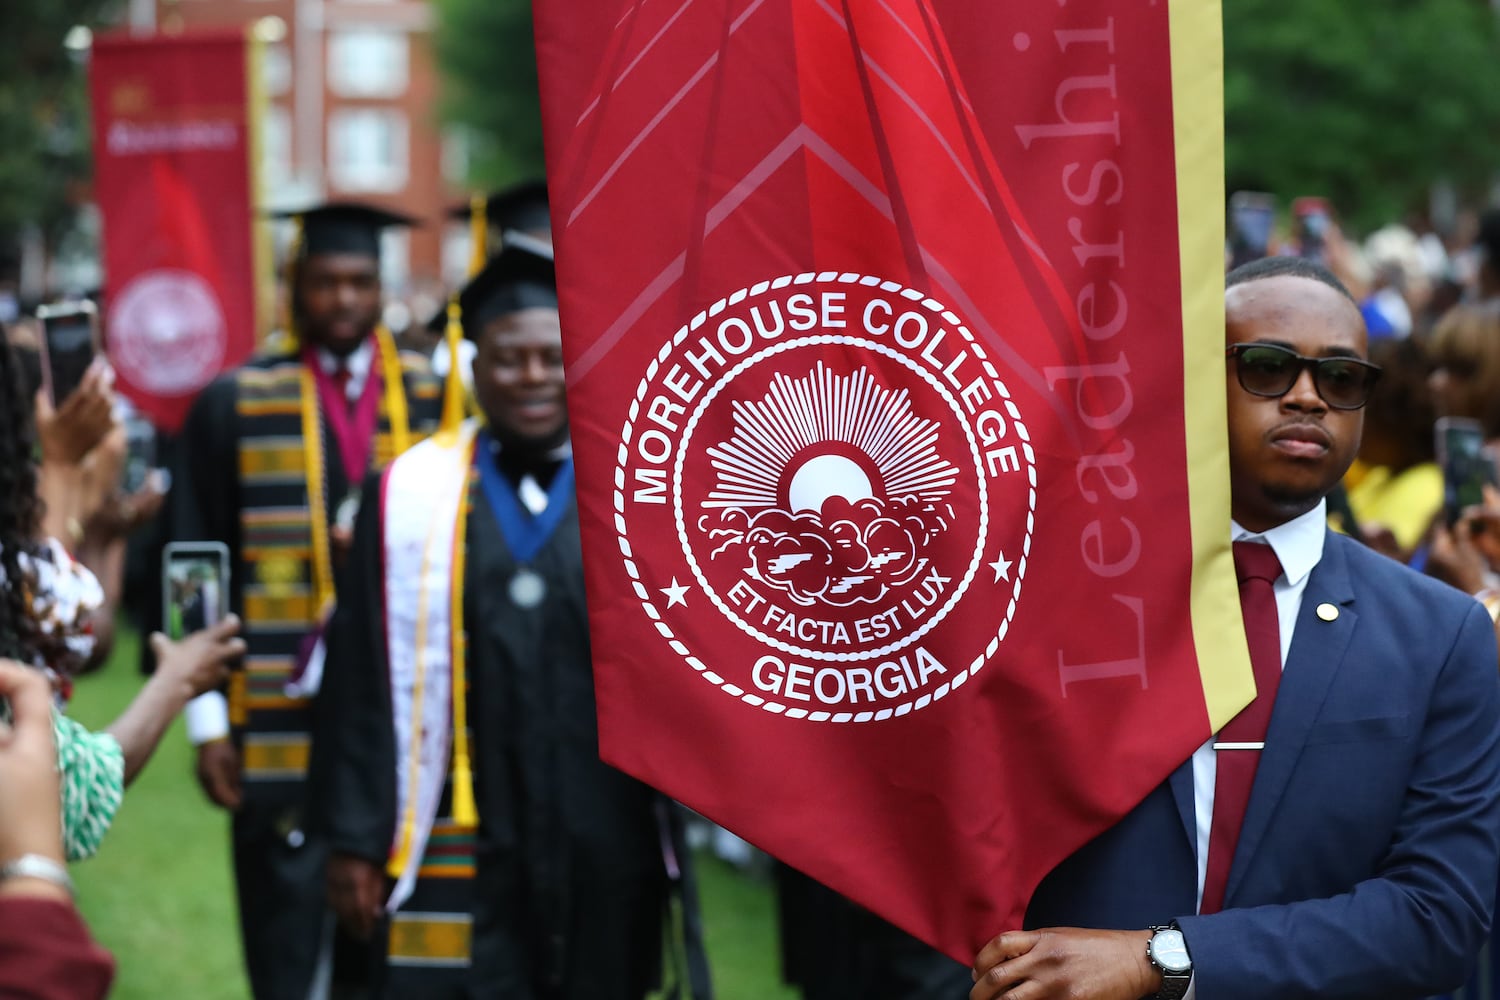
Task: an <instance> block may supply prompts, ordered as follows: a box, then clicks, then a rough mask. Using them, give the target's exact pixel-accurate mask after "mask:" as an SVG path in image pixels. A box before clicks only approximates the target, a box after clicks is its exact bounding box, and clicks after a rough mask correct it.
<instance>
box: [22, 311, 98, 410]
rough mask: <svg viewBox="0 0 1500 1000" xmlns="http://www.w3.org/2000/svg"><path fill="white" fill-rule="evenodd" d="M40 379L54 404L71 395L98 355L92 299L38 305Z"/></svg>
mask: <svg viewBox="0 0 1500 1000" xmlns="http://www.w3.org/2000/svg"><path fill="white" fill-rule="evenodd" d="M36 315H37V319H39V320H41V322H42V379H43V381H44V383H45V384H46V385H47V387H48V390H49V393H50V395H51V397H52V403H53V405H54V406H56V405H59V404H61V403H62V402H63V400H65V399H67V398H68V397H69V396H71V395H72V394H73V392H74V390H76V389H77V388H78V385H79V383H81V382H82V381H83V376H84V373H85V372H87V371H88V370H89V365H91V364H93V363H94V358H95V357H97V356H98V354H99V335H98V324H97V322H96V313H95V311H94V306H93V303H91V302H68V303H62V304H59V305H50V306H41V307H40V308H38V309H37V311H36Z"/></svg>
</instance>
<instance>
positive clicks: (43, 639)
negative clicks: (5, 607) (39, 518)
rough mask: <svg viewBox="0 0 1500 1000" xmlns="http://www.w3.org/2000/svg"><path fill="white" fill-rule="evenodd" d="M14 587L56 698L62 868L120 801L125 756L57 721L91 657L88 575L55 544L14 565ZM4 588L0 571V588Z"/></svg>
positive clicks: (105, 739)
mask: <svg viewBox="0 0 1500 1000" xmlns="http://www.w3.org/2000/svg"><path fill="white" fill-rule="evenodd" d="M17 564H18V565H19V567H20V570H21V575H22V580H21V586H22V588H23V589H24V593H25V595H26V599H27V605H28V606H29V607H30V609H31V617H32V625H33V627H34V630H35V631H34V633H33V636H34V643H33V644H34V646H35V650H36V652H35V656H34V657H33V660H32V666H34V667H36V668H38V669H40V670H43V671H45V672H46V673H47V675H48V676H49V677H50V678H51V680H52V684H53V688H54V689H55V690H56V691H57V692H58V695H57V707H56V708H55V709H54V711H53V713H52V733H53V737H54V739H55V740H56V742H57V766H58V772H59V773H60V774H61V776H62V816H63V847H64V849H65V850H66V852H67V857H68V860H69V861H78V860H81V859H83V858H87V857H91V856H93V854H94V853H95V852H96V851H98V850H99V844H100V842H101V841H103V839H104V834H105V831H107V830H108V829H109V825H110V823H111V822H112V821H113V820H114V817H115V812H116V810H118V809H119V808H120V799H121V798H122V797H123V796H124V794H125V755H124V753H123V752H122V751H121V749H120V744H119V743H118V742H116V740H115V738H114V737H113V736H110V735H109V734H108V733H92V732H89V730H87V729H85V728H84V727H83V726H81V725H79V724H78V723H77V722H74V721H73V720H72V719H70V718H68V717H67V716H66V715H65V714H63V712H64V709H65V708H66V705H67V696H68V694H69V693H71V691H72V676H73V675H74V674H75V673H77V671H78V670H79V668H80V667H82V666H83V665H84V664H85V663H87V662H88V659H89V657H90V656H91V655H92V654H93V651H94V636H93V634H92V633H91V631H90V628H89V624H88V621H89V616H90V615H91V614H92V613H93V612H95V611H97V610H98V609H99V608H100V607H101V606H103V604H104V591H103V590H102V589H101V588H100V586H99V581H98V580H96V579H95V578H94V575H93V574H92V573H90V572H89V571H88V569H87V568H85V567H84V566H83V564H82V563H79V562H77V561H76V560H74V559H73V558H72V557H71V556H69V555H68V554H67V552H66V551H65V550H64V549H63V547H62V546H61V545H59V544H58V543H57V542H56V541H49V542H47V543H46V544H45V545H44V546H43V547H42V549H41V550H40V551H38V552H35V553H28V552H22V553H21V554H20V556H19V558H18V559H17ZM6 583H7V581H6V580H5V575H4V572H3V570H0V586H5V585H6Z"/></svg>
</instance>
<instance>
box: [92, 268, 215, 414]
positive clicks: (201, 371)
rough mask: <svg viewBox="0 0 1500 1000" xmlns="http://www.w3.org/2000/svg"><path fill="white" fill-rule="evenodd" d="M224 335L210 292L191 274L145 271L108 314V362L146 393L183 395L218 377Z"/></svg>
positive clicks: (162, 269)
mask: <svg viewBox="0 0 1500 1000" xmlns="http://www.w3.org/2000/svg"><path fill="white" fill-rule="evenodd" d="M228 342H229V330H228V327H227V326H226V325H225V323H224V313H223V310H221V309H220V308H219V301H218V299H217V298H216V297H215V296H214V292H213V289H212V288H211V287H209V284H208V282H206V281H204V280H203V279H202V278H200V277H199V276H198V275H196V274H194V273H193V272H192V271H183V270H179V269H176V268H160V269H157V270H155V271H147V272H145V273H144V274H141V275H139V276H137V277H136V278H134V279H133V280H131V281H130V282H129V283H127V284H126V285H125V287H124V288H123V289H121V290H120V296H119V298H118V299H116V300H115V303H114V305H113V307H112V308H111V309H110V311H109V346H110V355H111V360H112V362H113V363H114V365H115V366H116V367H117V368H119V369H120V371H121V372H123V373H124V374H125V376H126V377H127V378H129V379H130V381H131V382H133V383H134V384H136V385H138V386H140V387H141V388H142V389H145V390H146V391H147V392H151V393H156V394H158V395H163V396H185V395H187V394H188V393H191V392H196V391H198V390H199V389H201V388H203V387H204V386H205V385H207V384H208V382H209V380H211V379H212V378H213V377H214V376H215V375H216V374H218V372H219V366H220V363H221V362H222V361H223V360H224V352H225V351H226V350H227V348H228Z"/></svg>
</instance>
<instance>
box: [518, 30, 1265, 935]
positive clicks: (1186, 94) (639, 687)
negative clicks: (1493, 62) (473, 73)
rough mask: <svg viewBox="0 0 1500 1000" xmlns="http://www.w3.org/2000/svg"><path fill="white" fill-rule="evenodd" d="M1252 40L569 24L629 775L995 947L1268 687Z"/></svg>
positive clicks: (582, 481) (857, 895) (800, 863)
mask: <svg viewBox="0 0 1500 1000" xmlns="http://www.w3.org/2000/svg"><path fill="white" fill-rule="evenodd" d="M1217 18H1218V7H1217V4H1216V3H1214V2H1209V0H1191V2H1187V0H1183V2H1177V0H1173V2H1172V3H1170V4H1169V3H1168V2H1166V0H1162V2H1159V3H1155V2H1153V3H1139V4H1128V5H1127V4H1118V3H1113V2H1109V0H1069V2H1067V3H1057V4H1053V3H1024V4H1023V3H995V2H993V0H696V2H693V0H688V2H678V0H641V2H624V0H621V2H617V3H613V4H601V5H598V6H597V9H594V10H591V12H590V15H589V16H588V17H579V16H577V12H576V10H575V7H574V5H573V4H570V3H567V2H564V0H539V2H538V3H537V5H536V20H537V42H538V52H539V58H540V66H541V78H542V85H543V111H544V120H545V125H546V139H547V146H548V158H549V177H550V183H551V191H552V211H553V218H554V229H555V232H556V238H557V245H558V264H559V280H560V284H561V295H562V322H563V330H564V339H565V351H566V360H567V364H568V373H569V403H570V410H571V413H572V421H573V436H574V447H575V454H576V457H577V466H578V473H579V504H580V516H581V518H582V526H583V532H584V542H585V553H586V556H587V563H588V568H587V584H588V595H589V611H590V618H591V626H592V631H593V637H594V649H595V670H596V675H597V688H598V695H599V712H600V733H601V740H602V750H603V753H604V755H605V757H606V759H607V760H609V761H611V762H612V763H614V764H616V765H618V766H619V767H621V768H623V769H625V770H627V771H629V772H631V773H633V774H636V775H638V776H640V777H642V778H643V779H645V780H647V781H649V782H651V783H652V784H654V785H657V786H658V787H660V788H663V789H664V790H666V791H667V792H669V793H670V794H672V795H674V796H675V797H677V798H679V799H681V800H682V801H684V802H685V803H687V804H688V805H689V806H691V807H693V808H694V809H697V810H699V811H700V812H702V813H704V814H706V815H708V816H709V817H711V818H713V819H714V820H716V821H718V822H720V823H722V824H724V825H725V826H727V827H729V828H730V829H732V830H734V831H735V832H737V833H740V834H741V835H743V836H745V837H746V838H748V839H749V840H751V841H752V842H753V843H755V844H757V845H759V846H761V847H763V848H765V849H766V850H768V851H769V852H771V853H772V854H774V855H776V856H778V857H780V858H782V859H784V860H786V861H787V862H789V863H790V864H792V865H794V866H796V867H798V868H800V869H802V870H804V871H806V872H807V873H809V874H811V875H812V876H814V877H815V878H817V879H819V880H821V881H823V882H825V883H826V884H828V885H830V886H832V887H833V888H835V889H837V890H838V891H840V892H843V893H845V894H847V895H849V896H850V897H852V898H854V899H855V900H857V901H858V902H860V903H862V904H864V905H866V906H868V907H870V908H871V909H873V910H875V911H877V912H879V913H881V914H883V915H885V916H887V917H888V918H890V919H892V920H894V921H896V922H897V923H898V924H901V925H902V926H904V927H906V928H908V929H909V930H911V931H913V932H914V933H916V934H918V935H919V936H921V937H923V938H925V939H926V940H928V941H930V942H933V943H935V944H936V945H938V946H940V947H942V948H943V949H945V950H946V951H948V952H949V953H950V954H952V955H954V956H955V957H959V958H962V959H965V960H967V959H968V958H969V957H971V956H972V954H973V949H974V947H975V946H976V945H977V944H979V943H980V942H982V941H983V940H986V939H987V938H988V937H989V936H991V935H993V934H995V933H998V932H999V931H1001V930H1003V929H1006V928H1008V927H1013V926H1016V925H1018V923H1019V921H1020V918H1021V914H1022V911H1023V909H1024V906H1025V903H1026V900H1027V899H1028V897H1029V895H1030V893H1031V891H1032V890H1033V889H1034V887H1035V886H1036V884H1037V882H1038V881H1039V880H1040V879H1041V877H1042V876H1043V875H1044V874H1045V873H1046V872H1047V871H1048V870H1050V869H1051V868H1052V867H1053V866H1054V865H1055V864H1056V863H1057V862H1058V861H1059V860H1061V859H1062V858H1063V857H1065V856H1066V855H1067V854H1069V853H1070V852H1072V851H1073V850H1075V849H1076V848H1078V847H1079V846H1080V845H1081V844H1083V843H1084V842H1086V841H1087V840H1088V839H1089V838H1091V837H1092V836H1094V835H1096V834H1097V833H1099V832H1101V831H1102V830H1103V829H1105V828H1106V827H1107V826H1108V825H1109V824H1110V823H1112V822H1113V821H1114V820H1115V819H1116V818H1118V817H1119V816H1121V815H1122V814H1123V813H1124V812H1126V811H1127V810H1128V809H1129V808H1130V807H1131V806H1133V805H1134V804H1135V803H1136V802H1138V801H1139V800H1140V799H1141V798H1142V797H1143V796H1144V795H1145V794H1146V793H1147V792H1148V791H1149V790H1150V789H1151V788H1152V787H1154V786H1155V785H1156V784H1158V783H1159V782H1161V781H1162V780H1163V779H1164V778H1165V777H1166V775H1167V774H1169V773H1170V771H1171V770H1172V768H1174V767H1175V766H1176V765H1178V764H1179V763H1181V762H1182V761H1184V760H1186V759H1187V757H1188V756H1189V755H1190V754H1191V752H1192V750H1193V749H1194V748H1195V747H1196V746H1198V745H1199V744H1200V743H1201V742H1202V741H1203V740H1204V739H1205V738H1206V737H1207V736H1208V734H1209V733H1210V732H1211V730H1212V727H1213V726H1215V725H1216V724H1218V723H1221V722H1222V721H1224V720H1225V719H1227V718H1228V717H1229V716H1230V715H1232V714H1233V712H1234V711H1236V710H1237V709H1238V708H1239V707H1240V706H1242V705H1243V704H1245V703H1246V702H1247V701H1248V700H1249V697H1250V692H1251V690H1252V686H1251V681H1250V679H1249V668H1248V663H1247V661H1246V659H1245V654H1244V650H1243V644H1242V640H1240V639H1238V638H1233V637H1234V636H1237V635H1239V634H1240V633H1238V632H1236V631H1235V629H1234V625H1235V619H1234V616H1235V614H1237V603H1236V602H1235V599H1234V590H1233V583H1232V578H1231V577H1229V576H1228V573H1227V558H1226V553H1227V549H1228V539H1227V520H1228V515H1227V507H1228V505H1227V483H1226V478H1225V476H1224V468H1223V464H1222V461H1223V459H1222V447H1219V442H1220V441H1221V439H1222V435H1223V398H1222V389H1221V388H1218V387H1220V386H1222V385H1223V382H1222V381H1220V379H1221V378H1222V364H1223V361H1222V351H1223V342H1222V334H1223V327H1222V325H1221V318H1222V317H1221V314H1217V313H1216V311H1217V310H1219V309H1221V308H1222V259H1221V258H1220V256H1219V251H1220V250H1221V249H1222V227H1221V224H1220V220H1221V219H1222V204H1221V202H1220V201H1219V200H1218V199H1219V198H1221V195H1219V194H1218V191H1219V190H1220V188H1221V185H1222V162H1221V156H1222V145H1221V144H1222V132H1221V125H1220V114H1221V111H1220V107H1221V106H1220V105H1219V103H1218V101H1219V94H1220V90H1219V88H1220V82H1219V76H1218V73H1219V65H1218V51H1219V35H1218V30H1219V29H1218V21H1217ZM1185 208H1186V210H1185ZM1194 366H1197V367H1196V368H1195V367H1194ZM1204 366H1207V367H1204ZM1190 370H1191V371H1195V372H1196V373H1197V374H1198V376H1199V377H1198V383H1199V384H1200V385H1201V384H1202V383H1203V382H1204V380H1205V379H1207V385H1208V386H1209V387H1210V388H1209V389H1207V390H1206V391H1205V390H1202V389H1198V390H1193V389H1191V388H1190V383H1189V380H1188V379H1187V378H1186V373H1187V372H1188V371H1190ZM1195 391H1196V393H1197V395H1195ZM1215 393H1217V394H1218V395H1217V396H1215ZM1200 460H1201V461H1200ZM1195 528H1196V532H1195ZM1195 542H1196V548H1195ZM1215 608H1217V609H1218V610H1217V611H1213V610H1212V609H1215ZM1216 616H1217V617H1216ZM1195 630H1196V634H1197V635H1198V636H1199V637H1200V638H1201V637H1205V636H1211V635H1214V634H1215V633H1217V634H1218V635H1221V636H1222V635H1227V636H1230V637H1231V638H1230V639H1228V640H1227V641H1220V643H1219V647H1220V648H1219V649H1218V650H1217V651H1216V653H1215V656H1214V657H1213V658H1212V660H1210V659H1209V658H1207V657H1203V658H1200V656H1199V648H1198V646H1197V644H1195Z"/></svg>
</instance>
